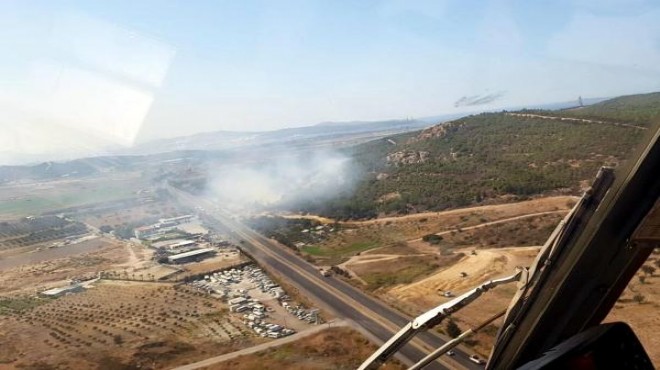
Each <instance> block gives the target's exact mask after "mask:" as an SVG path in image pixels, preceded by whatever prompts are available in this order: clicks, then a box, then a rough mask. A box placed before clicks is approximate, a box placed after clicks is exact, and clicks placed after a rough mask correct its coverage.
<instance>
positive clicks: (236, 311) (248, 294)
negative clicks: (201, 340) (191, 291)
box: [190, 265, 321, 338]
mask: <svg viewBox="0 0 660 370" xmlns="http://www.w3.org/2000/svg"><path fill="white" fill-rule="evenodd" d="M190 285H191V286H193V287H195V288H196V289H199V290H201V291H204V292H206V293H208V294H210V295H212V296H214V297H216V298H218V299H222V300H224V301H225V302H226V303H227V305H228V306H229V311H230V312H231V313H232V314H233V315H237V316H238V317H240V318H241V319H242V322H243V324H244V325H245V326H246V327H247V328H249V329H250V330H252V331H253V332H254V333H255V334H256V335H259V336H261V337H264V338H266V337H268V338H281V337H284V336H287V335H291V334H294V333H296V332H297V331H301V330H304V329H306V328H309V327H310V325H314V324H318V323H321V319H320V318H319V317H318V310H316V309H313V308H306V307H303V306H302V305H300V304H298V303H296V302H293V301H292V300H291V299H290V297H289V296H288V295H287V294H286V292H285V291H284V289H282V287H280V286H279V285H278V284H277V283H275V282H274V281H273V280H272V279H271V278H270V277H269V276H268V275H267V274H266V273H265V272H264V271H263V270H262V269H261V268H259V267H258V266H256V265H247V266H244V267H241V268H232V269H228V270H225V271H220V272H216V273H213V274H209V275H206V276H204V278H202V279H199V280H196V281H194V282H192V283H190Z"/></svg>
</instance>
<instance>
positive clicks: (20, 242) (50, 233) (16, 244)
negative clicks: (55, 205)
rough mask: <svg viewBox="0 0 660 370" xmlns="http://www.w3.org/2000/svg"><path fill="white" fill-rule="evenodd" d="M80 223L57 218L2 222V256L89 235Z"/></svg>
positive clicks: (0, 239)
mask: <svg viewBox="0 0 660 370" xmlns="http://www.w3.org/2000/svg"><path fill="white" fill-rule="evenodd" d="M87 231H88V230H87V227H86V226H85V225H83V224H82V223H80V222H75V221H71V220H68V219H65V218H61V217H57V216H44V217H31V218H22V219H20V220H11V221H3V222H0V256H5V257H6V256H7V255H12V254H20V253H23V252H25V251H28V250H31V249H35V248H38V247H39V246H42V247H46V246H48V247H50V246H52V242H53V241H56V240H61V239H65V238H72V237H76V236H81V235H83V234H86V233H87Z"/></svg>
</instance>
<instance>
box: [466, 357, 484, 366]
mask: <svg viewBox="0 0 660 370" xmlns="http://www.w3.org/2000/svg"><path fill="white" fill-rule="evenodd" d="M468 359H469V360H470V361H472V362H474V363H475V364H477V365H484V364H486V361H484V360H482V359H481V358H479V356H477V355H472V356H470V357H469V358H468Z"/></svg>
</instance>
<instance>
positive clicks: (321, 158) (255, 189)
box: [207, 151, 357, 215]
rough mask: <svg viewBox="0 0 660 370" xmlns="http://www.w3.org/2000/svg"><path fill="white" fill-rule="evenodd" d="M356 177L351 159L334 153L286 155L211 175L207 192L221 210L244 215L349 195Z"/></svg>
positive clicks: (224, 169)
mask: <svg viewBox="0 0 660 370" xmlns="http://www.w3.org/2000/svg"><path fill="white" fill-rule="evenodd" d="M356 173H357V171H356V168H355V165H354V163H352V161H351V159H350V158H349V157H347V156H346V155H343V154H340V153H337V152H331V151H317V152H313V153H304V154H301V153H296V154H293V153H288V154H281V155H278V156H277V157H275V158H268V159H263V160H262V161H260V162H258V163H255V164H251V165H235V166H231V167H225V168H223V169H221V170H219V171H218V172H217V173H215V174H211V175H210V178H209V184H208V188H207V191H208V192H209V195H210V196H211V197H213V198H215V199H217V200H218V201H219V202H220V204H219V206H221V207H222V208H225V209H229V210H231V211H233V212H236V213H239V214H241V215H246V214H248V213H252V212H259V211H262V210H264V209H273V208H277V207H280V206H287V207H295V206H297V205H301V204H304V202H308V201H312V200H314V201H318V200H324V199H329V198H331V197H333V196H336V195H338V194H340V193H342V192H346V191H350V190H351V189H352V188H353V186H354V185H355V182H356V181H355V180H356V175H355V174H356Z"/></svg>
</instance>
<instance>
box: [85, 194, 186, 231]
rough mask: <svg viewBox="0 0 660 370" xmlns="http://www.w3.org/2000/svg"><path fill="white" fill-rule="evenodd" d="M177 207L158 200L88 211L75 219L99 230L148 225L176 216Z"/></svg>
mask: <svg viewBox="0 0 660 370" xmlns="http://www.w3.org/2000/svg"><path fill="white" fill-rule="evenodd" d="M177 212H178V207H177V206H176V205H174V204H172V203H169V202H167V201H166V200H159V201H155V202H151V203H146V204H135V205H131V206H130V207H125V208H113V209H108V210H99V211H90V212H86V213H84V214H81V215H79V216H77V217H76V218H77V219H80V220H81V221H83V222H85V223H86V224H89V225H92V226H94V227H97V228H100V227H101V226H104V225H107V226H110V227H112V228H118V227H120V226H122V225H126V224H138V223H142V224H149V223H153V222H155V221H158V219H159V218H167V217H172V216H173V215H175V214H177Z"/></svg>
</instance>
